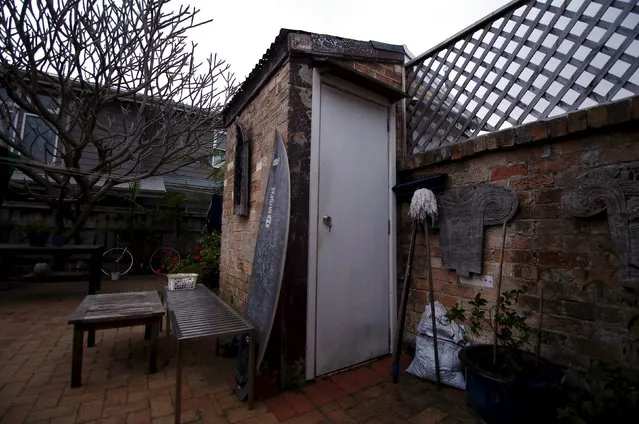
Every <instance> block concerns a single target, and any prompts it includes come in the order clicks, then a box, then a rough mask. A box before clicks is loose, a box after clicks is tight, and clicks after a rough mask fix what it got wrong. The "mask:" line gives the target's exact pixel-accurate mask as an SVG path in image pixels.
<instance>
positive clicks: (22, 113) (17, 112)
mask: <svg viewBox="0 0 639 424" xmlns="http://www.w3.org/2000/svg"><path fill="white" fill-rule="evenodd" d="M38 96H39V97H45V98H48V99H51V100H55V101H59V98H57V99H56V98H55V97H53V96H48V95H46V94H40V95H38ZM7 104H8V105H10V107H11V109H12V112H11V113H12V115H13V124H12V126H11V134H10V137H11V138H12V139H13V140H14V141H15V140H16V136H17V133H18V128H17V127H18V123H19V122H20V119H22V122H21V125H20V128H19V134H20V139H21V140H20V141H21V143H20V144H22V145H23V146H24V144H23V143H22V138H23V137H24V130H25V126H26V122H27V120H26V117H27V116H34V117H36V118H39V119H40V120H42V121H43V122H45V123H46V124H48V125H49V126H51V127H52V128H51V129H52V131H53V132H54V133H55V145H54V146H53V150H54V154H53V155H52V160H51V161H50V162H47V161H46V160H43V161H41V162H42V163H43V164H45V165H55V164H56V162H57V159H58V155H57V154H56V153H57V152H58V145H59V141H60V135H59V134H58V131H57V130H56V128H54V127H53V125H51V124H50V123H49V122H48V121H47V120H45V119H44V118H43V117H42V116H40V115H38V114H35V113H31V112H27V111H26V110H24V109H23V108H21V107H20V106H18V105H16V104H15V102H14V101H13V100H12V99H11V98H9V97H7ZM49 111H50V112H52V113H57V112H58V108H49ZM7 147H8V148H9V150H10V151H11V152H14V153H16V154H18V155H20V156H22V153H21V152H19V151H18V150H16V149H15V148H14V147H13V146H7Z"/></svg>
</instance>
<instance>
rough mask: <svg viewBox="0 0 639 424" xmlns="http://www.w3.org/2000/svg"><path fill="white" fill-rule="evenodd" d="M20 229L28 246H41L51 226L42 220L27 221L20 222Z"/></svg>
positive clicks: (44, 243)
mask: <svg viewBox="0 0 639 424" xmlns="http://www.w3.org/2000/svg"><path fill="white" fill-rule="evenodd" d="M21 227H22V230H23V232H24V234H25V235H26V238H27V241H28V242H29V245H30V246H35V247H43V246H45V245H46V244H47V239H48V238H49V234H50V233H51V227H50V226H49V225H47V224H45V223H43V222H42V221H29V222H26V223H24V224H22V226H21Z"/></svg>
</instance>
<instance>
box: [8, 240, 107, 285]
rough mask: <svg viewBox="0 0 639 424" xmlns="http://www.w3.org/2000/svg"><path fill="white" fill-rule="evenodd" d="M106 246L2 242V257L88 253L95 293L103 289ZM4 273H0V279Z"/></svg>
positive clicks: (91, 281) (90, 278)
mask: <svg viewBox="0 0 639 424" xmlns="http://www.w3.org/2000/svg"><path fill="white" fill-rule="evenodd" d="M103 253H104V246H102V245H74V244H68V245H64V246H60V247H55V246H45V247H35V246H29V245H28V244H0V257H1V258H2V261H8V260H10V259H11V258H12V257H16V256H45V255H52V256H58V255H60V256H62V255H64V256H69V255H78V254H83V255H88V256H90V258H91V267H90V269H89V281H88V283H89V290H88V292H89V294H95V292H96V291H97V290H100V289H101V284H102V254H103ZM4 276H5V275H4V273H0V279H1V278H3V277H4Z"/></svg>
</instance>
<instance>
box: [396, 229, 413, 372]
mask: <svg viewBox="0 0 639 424" xmlns="http://www.w3.org/2000/svg"><path fill="white" fill-rule="evenodd" d="M416 237H417V222H416V221H414V220H413V230H412V232H411V235H410V245H409V247H408V261H407V263H406V270H405V271H404V285H403V286H402V297H401V300H400V303H399V312H398V319H397V330H396V332H395V351H394V352H393V383H397V380H398V378H399V357H400V353H401V351H402V338H403V335H404V323H405V322H406V303H407V302H408V286H409V284H410V274H411V270H412V267H413V257H414V256H415V238H416Z"/></svg>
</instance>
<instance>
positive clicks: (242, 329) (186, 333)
mask: <svg viewBox="0 0 639 424" xmlns="http://www.w3.org/2000/svg"><path fill="white" fill-rule="evenodd" d="M164 301H165V304H166V310H167V321H166V333H167V336H169V335H170V334H171V326H173V330H174V332H175V337H176V339H177V371H176V382H175V423H176V424H179V423H180V413H181V404H182V401H181V400H182V356H183V354H184V346H183V344H184V342H186V341H194V340H201V339H205V338H219V337H223V336H231V335H236V334H240V335H244V334H247V337H248V340H247V341H248V342H249V382H248V389H249V393H248V407H249V409H252V408H253V392H254V385H255V382H254V380H255V343H253V340H255V336H256V334H255V327H253V325H251V324H250V323H249V322H248V321H246V319H244V318H243V317H242V316H241V315H240V314H239V313H237V312H236V311H235V310H234V309H233V308H232V307H231V306H229V305H228V304H226V303H225V302H224V301H223V300H222V299H220V298H219V297H218V296H217V295H216V294H215V293H213V292H212V291H211V290H209V289H208V288H206V287H205V286H203V285H202V284H198V285H197V286H196V288H195V289H188V290H168V288H167V287H165V288H164Z"/></svg>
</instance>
